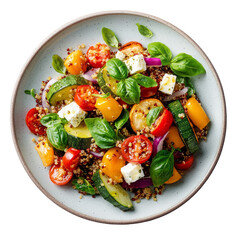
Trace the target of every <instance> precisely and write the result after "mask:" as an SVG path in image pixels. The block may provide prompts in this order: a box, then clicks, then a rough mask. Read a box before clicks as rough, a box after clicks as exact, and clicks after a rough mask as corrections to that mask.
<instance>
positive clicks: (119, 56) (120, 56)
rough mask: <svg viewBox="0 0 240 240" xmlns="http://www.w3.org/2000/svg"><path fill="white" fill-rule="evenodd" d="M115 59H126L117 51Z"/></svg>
mask: <svg viewBox="0 0 240 240" xmlns="http://www.w3.org/2000/svg"><path fill="white" fill-rule="evenodd" d="M115 57H116V58H118V59H120V60H121V61H122V60H123V59H124V58H125V57H126V55H125V54H124V53H122V52H121V51H117V53H116V55H115Z"/></svg>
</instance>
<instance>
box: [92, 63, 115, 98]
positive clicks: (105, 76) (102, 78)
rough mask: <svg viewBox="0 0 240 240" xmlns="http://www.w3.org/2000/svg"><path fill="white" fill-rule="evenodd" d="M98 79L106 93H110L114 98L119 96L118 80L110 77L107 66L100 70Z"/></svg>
mask: <svg viewBox="0 0 240 240" xmlns="http://www.w3.org/2000/svg"><path fill="white" fill-rule="evenodd" d="M97 78H98V80H97V81H98V84H99V86H100V88H101V89H102V90H103V92H104V93H110V94H111V95H112V96H113V97H115V96H117V83H118V80H116V79H114V78H112V77H111V76H110V75H109V73H108V71H107V67H106V66H104V67H102V68H101V69H100V71H99V73H98V77H97Z"/></svg>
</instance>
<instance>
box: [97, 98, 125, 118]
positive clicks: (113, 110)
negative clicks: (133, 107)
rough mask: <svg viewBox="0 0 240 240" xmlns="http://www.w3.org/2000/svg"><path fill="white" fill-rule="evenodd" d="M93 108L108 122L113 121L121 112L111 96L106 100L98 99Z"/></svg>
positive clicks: (120, 108) (119, 106) (120, 107)
mask: <svg viewBox="0 0 240 240" xmlns="http://www.w3.org/2000/svg"><path fill="white" fill-rule="evenodd" d="M95 107H96V108H97V109H99V110H100V111H101V113H102V115H103V117H104V118H105V119H106V120H107V121H108V122H112V121H115V120H116V119H117V118H118V117H119V116H120V114H121V112H122V106H121V105H120V104H119V103H118V102H117V101H116V100H115V99H114V98H113V97H112V96H109V97H107V98H102V97H99V98H98V99H97V101H96V104H95Z"/></svg>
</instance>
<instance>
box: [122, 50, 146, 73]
mask: <svg viewBox="0 0 240 240" xmlns="http://www.w3.org/2000/svg"><path fill="white" fill-rule="evenodd" d="M124 62H125V64H126V65H127V68H128V70H129V72H130V74H131V75H132V74H135V73H139V72H144V71H146V69H147V66H146V62H145V60H144V57H143V55H142V54H139V55H135V56H133V57H130V58H129V59H127V60H125V61H124Z"/></svg>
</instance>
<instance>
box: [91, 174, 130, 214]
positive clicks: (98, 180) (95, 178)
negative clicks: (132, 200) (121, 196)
mask: <svg viewBox="0 0 240 240" xmlns="http://www.w3.org/2000/svg"><path fill="white" fill-rule="evenodd" d="M92 180H93V181H94V184H95V186H96V188H97V190H98V191H99V193H100V195H101V196H102V197H103V198H104V199H105V200H106V201H108V202H110V203H111V204H113V206H115V207H117V208H119V209H121V210H122V211H129V210H133V209H134V208H133V205H132V206H129V207H126V206H123V205H122V204H120V203H119V202H118V201H117V200H116V199H114V198H113V197H112V196H111V194H110V193H109V192H108V190H107V189H106V187H105V185H104V183H103V181H102V179H101V177H100V172H99V170H98V171H97V172H96V173H94V175H93V177H92ZM124 191H125V190H124Z"/></svg>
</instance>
